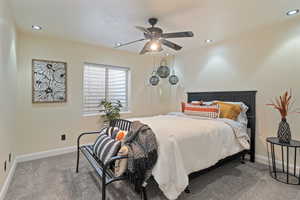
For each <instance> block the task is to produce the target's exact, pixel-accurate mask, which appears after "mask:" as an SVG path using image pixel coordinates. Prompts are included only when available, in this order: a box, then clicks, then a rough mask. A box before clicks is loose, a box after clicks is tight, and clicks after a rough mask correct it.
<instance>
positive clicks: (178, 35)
mask: <svg viewBox="0 0 300 200" xmlns="http://www.w3.org/2000/svg"><path fill="white" fill-rule="evenodd" d="M193 36H194V33H193V32H192V31H186V32H176V33H164V34H162V38H182V37H193Z"/></svg>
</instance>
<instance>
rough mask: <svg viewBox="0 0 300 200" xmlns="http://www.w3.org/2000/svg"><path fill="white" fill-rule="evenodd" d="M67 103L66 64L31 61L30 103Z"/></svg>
mask: <svg viewBox="0 0 300 200" xmlns="http://www.w3.org/2000/svg"><path fill="white" fill-rule="evenodd" d="M63 102H67V63H65V62H59V61H49V60H38V59H33V60H32V103H63Z"/></svg>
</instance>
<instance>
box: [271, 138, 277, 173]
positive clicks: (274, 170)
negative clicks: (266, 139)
mask: <svg viewBox="0 0 300 200" xmlns="http://www.w3.org/2000/svg"><path fill="white" fill-rule="evenodd" d="M271 151H272V164H273V172H274V175H275V178H276V179H277V173H276V161H275V158H276V157H275V151H274V144H271Z"/></svg>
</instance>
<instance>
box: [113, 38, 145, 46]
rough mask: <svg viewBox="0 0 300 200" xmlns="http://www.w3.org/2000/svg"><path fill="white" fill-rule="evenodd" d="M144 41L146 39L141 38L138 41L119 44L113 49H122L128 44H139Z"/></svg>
mask: <svg viewBox="0 0 300 200" xmlns="http://www.w3.org/2000/svg"><path fill="white" fill-rule="evenodd" d="M144 40H146V39H145V38H143V39H139V40H134V41H132V42H127V43H121V44H120V45H116V46H115V47H114V48H119V47H123V46H126V45H130V44H133V43H136V42H141V41H144Z"/></svg>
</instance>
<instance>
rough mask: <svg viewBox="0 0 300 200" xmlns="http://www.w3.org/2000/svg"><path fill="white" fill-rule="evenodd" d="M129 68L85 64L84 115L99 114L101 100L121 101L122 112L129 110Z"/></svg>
mask: <svg viewBox="0 0 300 200" xmlns="http://www.w3.org/2000/svg"><path fill="white" fill-rule="evenodd" d="M128 72H129V69H128V68H122V67H114V66H107V65H98V64H85V66H84V84H83V98H84V99H83V113H84V114H85V115H91V114H98V113H99V111H100V110H101V108H100V107H99V104H100V102H101V100H103V99H107V100H112V101H116V100H120V101H121V103H122V106H123V107H122V111H127V110H128Z"/></svg>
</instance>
